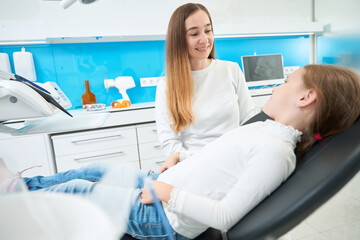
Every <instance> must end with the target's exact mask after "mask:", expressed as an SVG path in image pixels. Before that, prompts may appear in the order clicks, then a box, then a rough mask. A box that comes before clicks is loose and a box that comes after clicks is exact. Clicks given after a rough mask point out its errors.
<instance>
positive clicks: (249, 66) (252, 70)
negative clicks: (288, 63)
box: [242, 54, 284, 82]
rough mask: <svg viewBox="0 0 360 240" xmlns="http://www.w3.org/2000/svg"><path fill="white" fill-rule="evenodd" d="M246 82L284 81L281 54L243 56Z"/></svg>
mask: <svg viewBox="0 0 360 240" xmlns="http://www.w3.org/2000/svg"><path fill="white" fill-rule="evenodd" d="M242 61H243V69H244V74H245V79H246V82H256V81H266V80H279V79H284V70H283V61H282V56H281V54H273V55H255V56H243V57H242Z"/></svg>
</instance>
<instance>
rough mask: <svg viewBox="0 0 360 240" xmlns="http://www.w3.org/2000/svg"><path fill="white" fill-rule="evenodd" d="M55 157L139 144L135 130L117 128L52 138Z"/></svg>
mask: <svg viewBox="0 0 360 240" xmlns="http://www.w3.org/2000/svg"><path fill="white" fill-rule="evenodd" d="M52 140H53V144H54V152H55V156H65V155H70V154H77V153H86V152H88V151H96V150H102V149H109V148H115V147H121V146H128V145H133V144H136V143H137V140H136V132H135V128H133V127H131V128H115V129H106V130H97V131H89V132H81V133H73V134H64V135H58V136H53V137H52Z"/></svg>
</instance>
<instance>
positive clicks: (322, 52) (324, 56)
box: [317, 34, 360, 73]
mask: <svg viewBox="0 0 360 240" xmlns="http://www.w3.org/2000/svg"><path fill="white" fill-rule="evenodd" d="M317 62H318V63H323V64H337V65H342V66H345V67H348V68H351V69H353V70H355V71H357V72H358V73H360V36H359V35H355V34H351V35H346V36H345V35H338V36H318V37H317Z"/></svg>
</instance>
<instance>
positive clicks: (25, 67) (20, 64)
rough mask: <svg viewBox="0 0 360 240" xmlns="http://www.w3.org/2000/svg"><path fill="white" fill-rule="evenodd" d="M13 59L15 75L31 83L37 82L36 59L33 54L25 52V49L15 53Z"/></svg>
mask: <svg viewBox="0 0 360 240" xmlns="http://www.w3.org/2000/svg"><path fill="white" fill-rule="evenodd" d="M13 57H14V67H15V73H16V74H17V75H20V76H22V77H24V78H26V79H27V80H29V81H36V73H35V66H34V59H33V55H32V54H31V52H25V48H24V47H23V48H22V49H21V52H14V53H13Z"/></svg>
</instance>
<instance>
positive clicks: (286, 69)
mask: <svg viewBox="0 0 360 240" xmlns="http://www.w3.org/2000/svg"><path fill="white" fill-rule="evenodd" d="M299 68H300V66H291V67H284V74H285V77H287V76H289V75H290V74H292V73H293V72H295V71H296V70H297V69H299Z"/></svg>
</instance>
